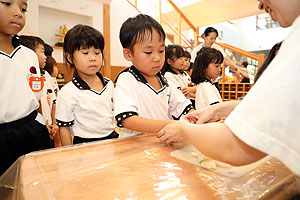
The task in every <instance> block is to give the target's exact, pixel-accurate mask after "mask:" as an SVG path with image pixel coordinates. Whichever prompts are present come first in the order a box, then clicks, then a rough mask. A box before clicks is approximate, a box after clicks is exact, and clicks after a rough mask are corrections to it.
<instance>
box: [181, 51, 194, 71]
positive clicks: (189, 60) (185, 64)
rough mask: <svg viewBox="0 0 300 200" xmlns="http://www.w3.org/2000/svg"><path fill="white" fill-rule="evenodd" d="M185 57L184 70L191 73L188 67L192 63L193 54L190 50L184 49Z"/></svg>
mask: <svg viewBox="0 0 300 200" xmlns="http://www.w3.org/2000/svg"><path fill="white" fill-rule="evenodd" d="M183 58H184V63H183V70H184V71H185V72H186V73H187V74H188V75H189V73H188V69H189V67H190V65H191V58H192V57H191V54H190V52H188V51H183Z"/></svg>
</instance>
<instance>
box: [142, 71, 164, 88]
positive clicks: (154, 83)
mask: <svg viewBox="0 0 300 200" xmlns="http://www.w3.org/2000/svg"><path fill="white" fill-rule="evenodd" d="M143 76H144V77H145V79H146V80H147V82H148V84H149V85H151V86H152V87H153V88H154V89H155V90H160V89H161V84H160V82H159V80H158V78H157V77H156V76H155V75H154V76H148V75H145V74H143Z"/></svg>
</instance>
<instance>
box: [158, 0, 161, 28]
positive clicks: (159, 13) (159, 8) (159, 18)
mask: <svg viewBox="0 0 300 200" xmlns="http://www.w3.org/2000/svg"><path fill="white" fill-rule="evenodd" d="M158 21H159V23H160V24H161V0H159V5H158Z"/></svg>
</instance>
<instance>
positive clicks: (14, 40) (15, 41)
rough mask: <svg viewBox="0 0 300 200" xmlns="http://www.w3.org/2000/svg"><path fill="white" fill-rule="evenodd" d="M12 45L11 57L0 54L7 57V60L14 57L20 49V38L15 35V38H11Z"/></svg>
mask: <svg viewBox="0 0 300 200" xmlns="http://www.w3.org/2000/svg"><path fill="white" fill-rule="evenodd" d="M12 45H13V47H14V51H13V54H12V55H8V54H6V53H2V52H0V54H2V55H4V56H7V57H9V58H12V57H14V55H15V54H16V53H17V52H18V51H19V50H20V49H21V46H20V38H19V37H18V36H17V35H15V36H13V37H12Z"/></svg>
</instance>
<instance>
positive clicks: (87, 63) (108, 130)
mask: <svg viewBox="0 0 300 200" xmlns="http://www.w3.org/2000/svg"><path fill="white" fill-rule="evenodd" d="M103 49H104V38H103V35H102V34H101V33H100V32H99V31H98V30H96V29H94V28H92V27H90V26H86V25H76V26H74V27H73V28H72V29H70V30H69V31H68V32H67V34H66V36H65V40H64V53H65V59H66V61H67V63H69V64H70V66H71V67H73V68H75V71H74V78H73V80H72V81H71V82H69V83H67V84H66V85H65V86H64V87H62V88H61V90H60V91H59V93H58V97H57V107H56V115H55V116H56V119H57V123H58V126H59V132H60V136H61V142H62V145H63V146H65V145H71V144H72V138H71V134H72V135H74V140H73V144H78V143H84V142H91V141H96V140H104V139H110V138H117V137H118V134H117V133H116V132H115V131H114V130H115V125H114V120H113V102H112V97H113V89H114V84H113V83H112V81H110V80H109V79H108V78H105V77H103V76H102V75H101V74H100V73H99V70H100V68H101V66H102V64H103Z"/></svg>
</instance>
